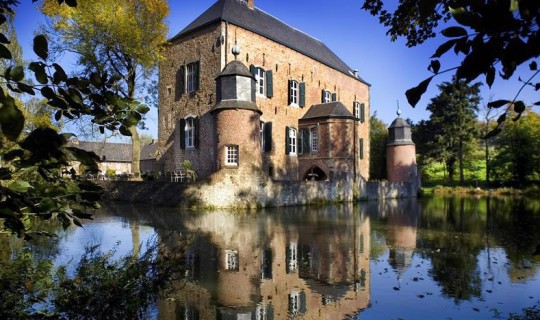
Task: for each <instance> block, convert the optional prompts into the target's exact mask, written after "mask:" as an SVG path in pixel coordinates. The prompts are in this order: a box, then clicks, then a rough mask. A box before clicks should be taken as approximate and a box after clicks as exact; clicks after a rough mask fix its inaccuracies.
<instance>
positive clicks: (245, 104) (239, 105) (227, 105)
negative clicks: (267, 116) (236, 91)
mask: <svg viewBox="0 0 540 320" xmlns="http://www.w3.org/2000/svg"><path fill="white" fill-rule="evenodd" d="M232 109H243V110H251V111H254V112H257V113H259V114H262V111H261V110H260V109H259V108H258V107H257V104H256V103H255V102H252V101H241V100H221V101H220V102H218V103H217V104H216V105H215V106H214V107H213V108H212V110H210V112H211V113H215V112H217V111H221V110H232Z"/></svg>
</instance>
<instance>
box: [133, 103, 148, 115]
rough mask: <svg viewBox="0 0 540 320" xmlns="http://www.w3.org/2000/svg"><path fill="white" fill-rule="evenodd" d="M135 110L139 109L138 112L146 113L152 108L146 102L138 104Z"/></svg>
mask: <svg viewBox="0 0 540 320" xmlns="http://www.w3.org/2000/svg"><path fill="white" fill-rule="evenodd" d="M135 111H137V112H138V113H141V114H146V113H147V112H148V111H150V108H149V107H148V106H147V105H145V104H140V105H138V106H137V108H136V109H135Z"/></svg>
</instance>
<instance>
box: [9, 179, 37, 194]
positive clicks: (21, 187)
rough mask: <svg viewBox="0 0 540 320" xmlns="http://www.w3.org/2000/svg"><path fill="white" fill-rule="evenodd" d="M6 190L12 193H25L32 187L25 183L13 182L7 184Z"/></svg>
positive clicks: (20, 181)
mask: <svg viewBox="0 0 540 320" xmlns="http://www.w3.org/2000/svg"><path fill="white" fill-rule="evenodd" d="M7 188H8V189H10V190H11V191H14V192H19V193H25V192H27V191H28V189H30V188H32V186H31V185H30V183H28V182H27V181H23V180H15V181H13V182H11V183H10V184H8V186H7Z"/></svg>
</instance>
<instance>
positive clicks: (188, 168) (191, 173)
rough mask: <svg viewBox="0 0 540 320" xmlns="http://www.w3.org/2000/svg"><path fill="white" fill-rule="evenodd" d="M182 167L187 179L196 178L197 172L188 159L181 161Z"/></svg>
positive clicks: (193, 179) (192, 179)
mask: <svg viewBox="0 0 540 320" xmlns="http://www.w3.org/2000/svg"><path fill="white" fill-rule="evenodd" d="M182 169H183V170H184V172H185V173H186V176H187V178H188V179H189V181H195V180H197V172H195V170H193V164H192V163H191V161H189V160H184V161H182Z"/></svg>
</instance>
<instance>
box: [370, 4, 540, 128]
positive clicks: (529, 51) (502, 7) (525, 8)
mask: <svg viewBox="0 0 540 320" xmlns="http://www.w3.org/2000/svg"><path fill="white" fill-rule="evenodd" d="M362 9H364V10H366V11H368V12H369V13H370V14H372V15H374V16H378V17H379V20H380V22H381V23H382V24H383V25H384V26H385V27H387V28H388V31H387V34H388V35H390V37H391V39H392V41H394V40H396V39H397V38H398V37H405V38H406V39H407V46H409V47H412V46H416V45H420V44H422V43H424V41H426V40H427V39H429V38H432V37H435V36H436V35H437V34H436V29H437V27H438V26H439V23H443V24H445V25H448V26H447V27H446V28H445V29H443V30H442V31H441V32H440V34H441V36H442V37H444V38H447V40H446V42H444V43H442V44H441V45H440V46H439V47H438V48H437V49H436V50H435V52H434V54H433V56H432V57H431V58H432V60H431V61H430V63H429V66H428V70H430V71H431V73H432V74H433V75H432V76H430V77H428V78H427V79H425V80H424V81H422V82H421V83H420V84H419V85H418V86H416V87H414V88H411V89H409V90H407V92H406V96H407V100H408V101H409V103H410V104H411V105H412V106H413V107H414V106H415V105H416V104H417V103H418V101H419V100H420V98H421V96H422V95H423V94H424V93H425V92H426V90H427V88H428V86H429V83H430V82H431V80H432V79H433V77H435V76H437V75H439V74H442V73H445V72H450V71H453V72H454V78H455V80H456V81H465V82H467V83H469V82H472V81H474V80H475V79H477V78H478V77H480V76H484V81H485V83H486V84H487V85H488V86H489V87H491V86H492V84H493V83H494V81H495V78H496V76H497V75H498V76H499V77H500V78H501V79H503V80H508V79H510V78H511V77H512V75H513V74H514V72H515V71H516V69H517V68H518V67H519V66H521V65H522V64H524V63H526V62H529V66H528V67H529V71H530V73H531V77H530V78H528V79H526V80H522V79H519V81H520V82H522V83H523V85H522V88H521V89H523V88H526V87H528V88H531V89H533V90H536V91H538V90H540V82H536V83H535V82H534V81H533V80H534V78H535V77H536V76H537V75H538V74H539V73H540V69H538V65H537V62H536V61H535V60H532V59H536V58H538V56H539V55H540V19H538V16H539V14H540V2H538V1H530V0H504V1H464V0H437V1H416V0H402V1H399V4H398V5H397V6H393V10H394V11H393V12H392V11H389V10H388V9H386V8H385V7H384V3H383V1H382V0H364V4H363V6H362ZM452 49H453V50H452ZM450 51H453V52H454V53H455V54H456V55H458V56H460V59H461V62H460V63H459V65H458V66H455V67H450V68H448V69H444V70H442V71H441V70H440V69H441V57H442V56H444V55H445V54H446V53H448V52H450ZM531 60H532V61H531ZM521 89H520V90H519V92H518V93H517V94H516V96H515V97H514V98H513V99H506V100H504V102H501V103H493V104H491V105H490V107H493V108H496V107H502V106H506V107H507V109H510V107H511V106H513V105H518V108H517V109H516V108H514V110H515V112H517V113H518V117H516V118H519V116H520V115H521V113H522V112H523V111H524V110H525V106H526V104H525V103H524V102H523V101H520V100H518V96H519V94H520V93H521ZM534 104H535V105H540V101H539V102H535V103H534ZM516 118H515V119H516ZM505 120H506V119H504V118H500V121H499V125H498V126H497V127H496V128H495V129H494V131H492V133H491V135H494V134H496V133H497V132H500V126H501V124H502V123H503V122H504V121H505Z"/></svg>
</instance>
